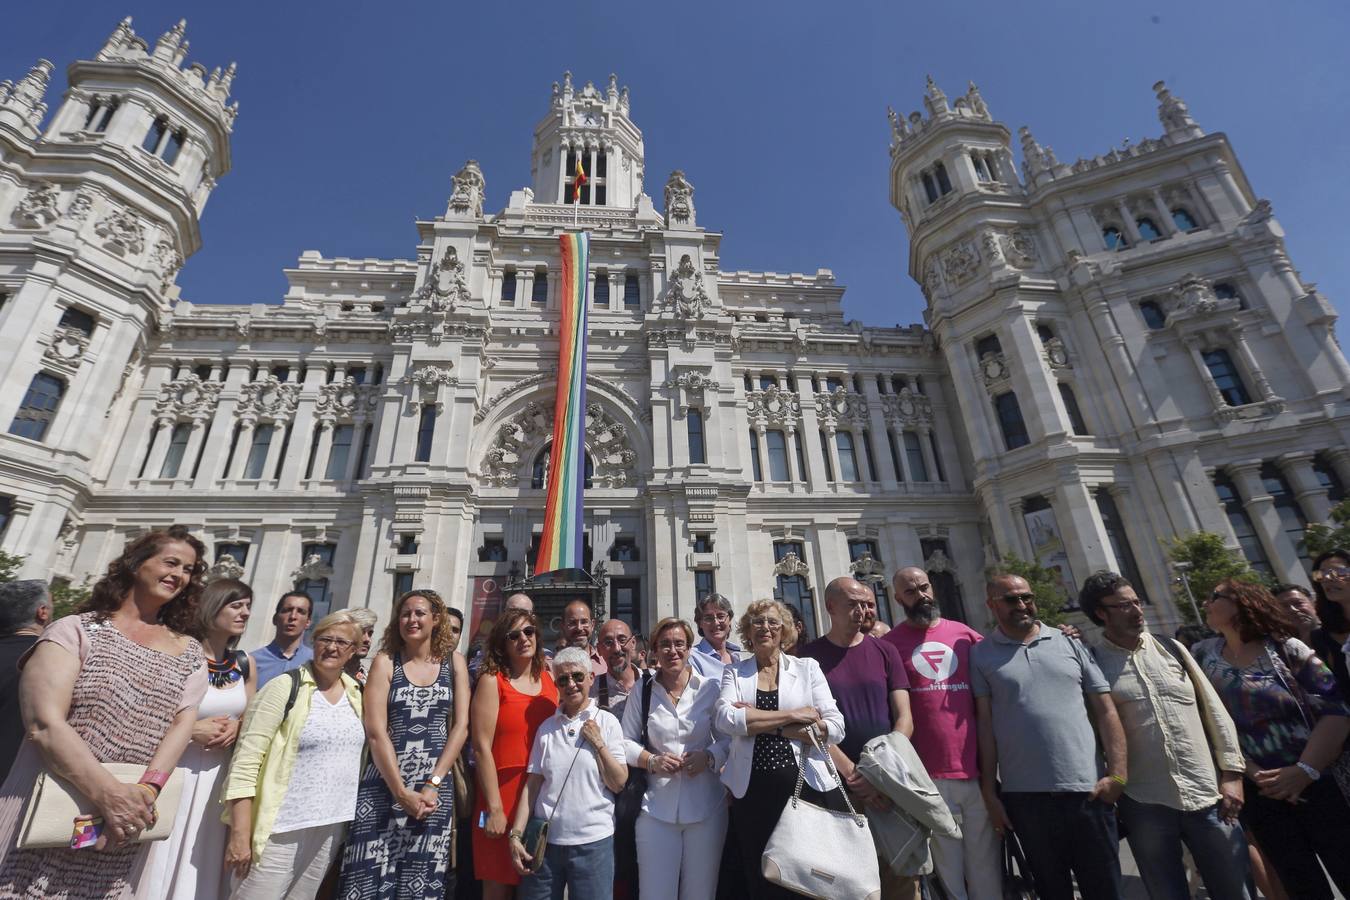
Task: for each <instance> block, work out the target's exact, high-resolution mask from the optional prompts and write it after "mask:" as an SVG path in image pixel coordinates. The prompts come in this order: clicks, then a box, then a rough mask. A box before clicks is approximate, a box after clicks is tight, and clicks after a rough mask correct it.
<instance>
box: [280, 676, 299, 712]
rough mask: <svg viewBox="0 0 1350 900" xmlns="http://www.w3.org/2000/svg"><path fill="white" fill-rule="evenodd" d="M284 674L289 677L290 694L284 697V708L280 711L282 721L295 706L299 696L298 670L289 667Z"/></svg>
mask: <svg viewBox="0 0 1350 900" xmlns="http://www.w3.org/2000/svg"><path fill="white" fill-rule="evenodd" d="M286 675H287V676H288V677H289V678H290V679H291V695H290V696H289V697H287V698H286V708H285V709H284V710H283V711H282V713H281V721H283V722H285V721H286V719H287V718H288V717H289V716H290V714H291V710H292V709H294V708H295V700H296V698H297V697H299V696H300V670H299V669H291V670H290V671H289V672H287V673H286Z"/></svg>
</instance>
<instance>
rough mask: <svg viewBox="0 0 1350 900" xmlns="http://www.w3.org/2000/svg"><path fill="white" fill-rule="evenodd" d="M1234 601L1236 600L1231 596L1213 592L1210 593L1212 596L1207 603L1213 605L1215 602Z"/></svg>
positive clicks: (1221, 592)
mask: <svg viewBox="0 0 1350 900" xmlns="http://www.w3.org/2000/svg"><path fill="white" fill-rule="evenodd" d="M1235 599H1236V598H1235V597H1234V596H1233V595H1232V594H1225V593H1224V592H1223V591H1215V592H1214V593H1212V594H1210V595H1209V602H1210V603H1213V602H1214V601H1216V600H1229V601H1232V600H1235Z"/></svg>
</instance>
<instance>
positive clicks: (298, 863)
mask: <svg viewBox="0 0 1350 900" xmlns="http://www.w3.org/2000/svg"><path fill="white" fill-rule="evenodd" d="M360 641H361V626H360V624H359V623H358V622H357V621H356V620H355V619H354V618H352V616H351V614H350V613H348V612H346V611H339V612H335V613H330V614H328V615H326V616H324V617H323V618H322V619H320V620H319V624H318V625H315V626H314V658H313V659H312V660H310V661H309V662H307V663H305V664H304V665H303V666H301V667H300V668H298V669H293V670H291V671H290V672H287V673H285V674H283V675H278V676H277V677H276V678H273V679H272V680H271V681H269V682H267V684H266V685H264V686H263V688H262V689H261V690H260V691H258V695H257V696H256V697H254V698H253V702H252V703H250V704H249V708H248V712H247V713H245V714H244V723H243V726H242V727H241V728H240V733H239V742H238V744H237V746H236V748H235V751H234V760H233V762H232V763H231V765H230V775H229V778H228V779H227V781H226V782H225V793H224V795H223V798H222V799H223V800H224V801H225V803H226V805H227V806H228V808H229V816H230V839H229V842H228V843H227V844H226V846H225V867H226V868H227V869H229V870H231V871H232V872H233V873H234V874H235V875H236V876H237V877H239V878H242V879H243V882H242V883H241V884H240V885H239V886H238V887H237V888H235V890H234V893H233V894H232V895H231V897H232V898H234V900H275V898H277V897H285V898H287V900H305V898H310V897H314V896H315V895H316V894H317V893H318V891H319V886H320V885H321V884H322V882H323V878H324V875H325V874H327V872H328V868H329V866H330V865H331V864H332V862H333V860H334V859H336V858H337V852H338V848H340V847H341V846H342V839H343V837H344V836H345V835H346V833H347V823H348V822H350V821H351V820H352V817H353V816H354V815H355V813H356V792H357V787H358V784H359V783H360V779H361V756H362V754H363V753H364V752H365V748H366V731H365V728H364V727H363V726H362V724H361V687H360V686H359V685H358V684H357V683H356V679H355V678H352V677H351V676H350V675H348V674H346V673H345V672H344V671H343V669H344V668H345V667H346V665H347V661H348V660H350V659H351V658H352V654H353V653H355V652H356V647H357V645H358V644H359V643H360Z"/></svg>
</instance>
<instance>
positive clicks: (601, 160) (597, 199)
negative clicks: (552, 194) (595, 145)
mask: <svg viewBox="0 0 1350 900" xmlns="http://www.w3.org/2000/svg"><path fill="white" fill-rule="evenodd" d="M578 159H579V160H580V161H581V171H582V172H583V173H585V176H586V177H585V178H584V179H583V181H582V185H581V191H580V192H579V193H578V191H577V189H576V181H577V160H578ZM566 164H567V167H566V169H565V170H564V171H563V202H564V203H580V204H581V205H582V206H604V205H605V199H606V193H607V192H606V190H605V188H606V184H607V182H608V175H609V161H608V160H607V159H606V155H605V151H604V150H581V151H577V150H568V151H567V159H566Z"/></svg>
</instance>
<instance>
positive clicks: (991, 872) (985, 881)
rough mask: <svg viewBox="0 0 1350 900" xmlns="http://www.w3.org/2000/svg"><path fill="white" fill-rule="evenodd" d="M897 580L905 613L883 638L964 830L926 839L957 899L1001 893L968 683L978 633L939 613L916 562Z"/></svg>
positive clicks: (917, 743)
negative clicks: (896, 659) (895, 657)
mask: <svg viewBox="0 0 1350 900" xmlns="http://www.w3.org/2000/svg"><path fill="white" fill-rule="evenodd" d="M892 584H893V586H894V588H895V596H896V598H897V599H898V600H899V601H900V608H901V609H902V610H904V613H905V619H904V621H903V622H900V623H899V624H897V625H896V626H895V627H894V628H892V629H891V630H890V632H888V633H887V634H886V635H885V636H884V637H882V640H883V641H886V642H888V643H890V644H892V645H893V646H894V647H895V648H896V649H897V650H898V651H900V658H901V660H902V661H903V663H904V665H905V672H906V674H907V675H908V676H909V707H910V713H911V715H912V717H913V719H914V736H913V738H912V741H913V743H914V750H915V751H916V752H917V753H918V754H919V759H921V760H923V764H924V768H926V769H927V770H928V774H929V775H930V776H931V777H932V779H933V783H934V784H935V785H937V789H938V793H940V794H941V795H942V799H943V800H944V801H946V803H947V808H948V809H950V810H951V813H952V816H953V817H954V818H955V819H956V821H957V823H958V824H959V825H960V826H961V836H960V837H959V838H952V837H940V836H937V835H934V836H933V838H932V839H931V841H930V842H929V846H930V847H931V849H932V853H933V865H934V868H935V869H936V872H937V875H938V877H939V878H941V879H942V886H943V888H944V889H945V890H946V892H947V896H948V897H951V898H952V900H967V898H983V897H998V896H1001V895H1002V872H1003V869H1002V860H1001V858H1000V855H999V838H998V835H996V834H995V833H994V829H993V826H992V825H991V824H990V822H989V814H988V812H987V811H986V810H985V806H984V800H983V798H982V796H981V794H980V768H979V754H978V751H977V742H976V739H975V698H974V696H973V695H972V693H971V690H970V649H971V648H972V647H974V646H975V645H976V644H978V643H979V642H980V640H981V637H980V633H979V632H978V631H975V630H974V629H973V628H970V627H968V626H966V625H964V624H962V623H960V622H953V621H950V620H948V619H944V618H942V613H941V611H940V609H939V607H938V604H937V601H936V600H935V599H934V598H933V587H932V585H931V584H929V582H928V573H927V572H925V571H924V570H923V569H921V568H919V567H918V566H909V567H907V568H904V569H901V570H900V571H898V572H896V573H895V578H894V579H893V581H892Z"/></svg>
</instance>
